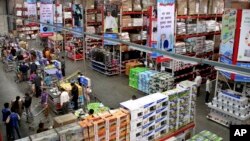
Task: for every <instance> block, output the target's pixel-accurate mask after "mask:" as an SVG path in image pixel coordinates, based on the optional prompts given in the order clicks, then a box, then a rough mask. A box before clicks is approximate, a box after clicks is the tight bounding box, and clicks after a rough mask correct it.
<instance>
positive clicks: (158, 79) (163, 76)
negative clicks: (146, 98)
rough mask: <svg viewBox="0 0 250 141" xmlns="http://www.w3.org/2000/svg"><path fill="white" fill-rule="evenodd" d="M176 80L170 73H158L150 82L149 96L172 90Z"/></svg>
mask: <svg viewBox="0 0 250 141" xmlns="http://www.w3.org/2000/svg"><path fill="white" fill-rule="evenodd" d="M173 83H174V78H173V77H172V76H171V74H168V73H157V74H156V75H154V76H152V77H151V79H150V80H149V94H153V93H157V92H164V91H167V90H169V89H172V87H173V86H172V85H173Z"/></svg>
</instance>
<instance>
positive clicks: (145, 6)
mask: <svg viewBox="0 0 250 141" xmlns="http://www.w3.org/2000/svg"><path fill="white" fill-rule="evenodd" d="M152 5H153V2H151V0H142V8H143V10H148V7H149V6H152Z"/></svg>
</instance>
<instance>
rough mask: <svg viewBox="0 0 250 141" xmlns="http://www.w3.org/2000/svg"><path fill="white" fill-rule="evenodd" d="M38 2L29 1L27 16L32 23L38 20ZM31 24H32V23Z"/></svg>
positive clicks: (34, 0)
mask: <svg viewBox="0 0 250 141" xmlns="http://www.w3.org/2000/svg"><path fill="white" fill-rule="evenodd" d="M36 7H37V6H36V0H27V13H28V14H27V15H28V19H29V20H31V21H36V19H37V8H36ZM30 24H31V23H30Z"/></svg>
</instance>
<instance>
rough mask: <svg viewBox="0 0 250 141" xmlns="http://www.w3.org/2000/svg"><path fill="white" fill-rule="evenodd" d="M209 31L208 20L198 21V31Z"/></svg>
mask: <svg viewBox="0 0 250 141" xmlns="http://www.w3.org/2000/svg"><path fill="white" fill-rule="evenodd" d="M206 31H207V27H206V22H205V21H198V22H197V33H204V32H206Z"/></svg>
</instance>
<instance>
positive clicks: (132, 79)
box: [129, 67, 148, 89]
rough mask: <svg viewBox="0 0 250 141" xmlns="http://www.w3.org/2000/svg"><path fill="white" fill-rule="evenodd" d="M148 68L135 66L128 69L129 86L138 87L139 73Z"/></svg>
mask: <svg viewBox="0 0 250 141" xmlns="http://www.w3.org/2000/svg"><path fill="white" fill-rule="evenodd" d="M146 70H148V69H147V68H144V67H137V68H133V69H130V73H129V86H131V87H133V88H135V89H138V83H139V73H141V72H144V71H146Z"/></svg>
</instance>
